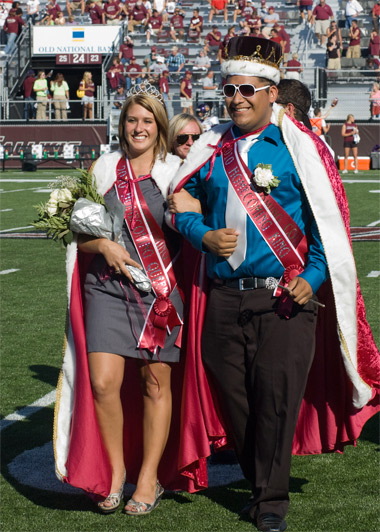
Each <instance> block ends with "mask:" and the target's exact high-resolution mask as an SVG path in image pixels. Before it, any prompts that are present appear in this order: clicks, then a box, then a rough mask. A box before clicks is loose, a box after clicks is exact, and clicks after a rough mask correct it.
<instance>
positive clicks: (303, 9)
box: [297, 0, 313, 24]
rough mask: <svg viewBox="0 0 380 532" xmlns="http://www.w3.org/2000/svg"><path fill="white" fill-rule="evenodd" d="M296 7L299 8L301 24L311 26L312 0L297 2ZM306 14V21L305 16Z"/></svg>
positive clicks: (299, 0)
mask: <svg viewBox="0 0 380 532" xmlns="http://www.w3.org/2000/svg"><path fill="white" fill-rule="evenodd" d="M297 6H299V10H300V15H301V18H302V22H303V23H306V22H308V23H309V24H311V20H312V18H313V0H297ZM306 13H307V20H306V17H305V14H306Z"/></svg>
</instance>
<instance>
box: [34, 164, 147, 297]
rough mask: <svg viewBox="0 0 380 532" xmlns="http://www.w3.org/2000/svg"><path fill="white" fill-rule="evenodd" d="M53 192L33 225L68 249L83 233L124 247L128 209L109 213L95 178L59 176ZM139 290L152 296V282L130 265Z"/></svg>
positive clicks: (119, 206) (52, 185) (121, 205)
mask: <svg viewBox="0 0 380 532" xmlns="http://www.w3.org/2000/svg"><path fill="white" fill-rule="evenodd" d="M49 187H50V188H52V189H53V190H52V192H51V194H50V198H49V200H48V201H47V203H40V204H39V205H36V209H37V212H38V216H39V217H38V220H36V221H35V222H34V223H33V225H34V227H35V228H36V229H40V230H43V231H46V233H47V235H48V236H50V237H51V238H52V239H53V240H58V241H61V242H62V244H63V245H64V246H67V245H68V244H70V242H71V241H72V234H73V232H74V233H81V234H85V235H90V236H94V237H96V238H108V240H113V241H115V242H118V244H120V245H121V246H123V247H125V246H124V241H123V237H122V225H123V221H124V212H125V207H124V205H123V204H122V203H119V204H118V206H117V207H116V209H115V212H114V213H111V212H108V211H107V209H106V207H105V203H104V199H103V196H101V195H100V194H99V193H98V192H97V190H96V188H95V187H94V185H93V183H92V174H90V173H89V172H87V171H85V170H81V171H80V175H79V176H78V177H71V176H59V177H57V178H56V180H55V182H54V183H50V185H49ZM126 268H127V269H128V271H129V272H130V274H131V276H132V278H133V281H134V283H135V285H136V286H137V288H138V289H139V290H142V291H143V292H150V291H151V289H152V284H151V282H150V280H149V278H148V277H147V276H146V275H145V273H143V272H142V271H141V270H139V269H138V268H135V267H134V266H130V265H129V264H128V265H127V264H126Z"/></svg>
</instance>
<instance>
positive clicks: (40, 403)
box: [0, 390, 56, 431]
mask: <svg viewBox="0 0 380 532" xmlns="http://www.w3.org/2000/svg"><path fill="white" fill-rule="evenodd" d="M55 398H56V390H53V391H51V392H49V393H47V394H46V395H44V396H43V397H41V398H40V399H37V401H34V403H32V404H31V405H29V406H26V407H25V408H21V410H16V412H13V414H9V415H8V416H6V417H5V418H4V419H1V420H0V431H2V430H3V429H5V428H6V427H9V425H13V423H16V421H22V420H24V419H26V418H28V417H29V416H31V415H32V414H35V413H36V412H38V411H39V410H41V408H45V407H46V406H49V405H51V404H52V403H54V402H55Z"/></svg>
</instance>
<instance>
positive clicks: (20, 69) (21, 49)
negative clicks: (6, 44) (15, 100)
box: [4, 21, 32, 98]
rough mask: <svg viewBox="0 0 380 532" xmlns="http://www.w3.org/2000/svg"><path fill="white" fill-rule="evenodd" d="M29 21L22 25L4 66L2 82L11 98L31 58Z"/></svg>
mask: <svg viewBox="0 0 380 532" xmlns="http://www.w3.org/2000/svg"><path fill="white" fill-rule="evenodd" d="M31 26H32V25H31V22H30V21H29V22H28V23H27V24H25V26H24V27H23V30H22V32H21V34H20V35H19V36H18V37H17V39H16V42H15V48H14V49H13V52H12V53H11V54H10V55H9V57H8V58H7V60H6V62H5V67H4V84H5V87H7V88H8V91H9V97H10V98H12V97H13V96H14V95H15V94H16V93H17V90H18V88H19V86H20V84H21V83H22V80H23V76H24V74H25V72H26V71H27V69H28V68H29V64H30V58H31Z"/></svg>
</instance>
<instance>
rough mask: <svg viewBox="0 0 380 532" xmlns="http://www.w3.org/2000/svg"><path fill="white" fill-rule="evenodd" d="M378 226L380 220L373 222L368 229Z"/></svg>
mask: <svg viewBox="0 0 380 532" xmlns="http://www.w3.org/2000/svg"><path fill="white" fill-rule="evenodd" d="M377 225H380V220H376V222H371V223H370V224H368V225H367V227H376V226H377Z"/></svg>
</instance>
